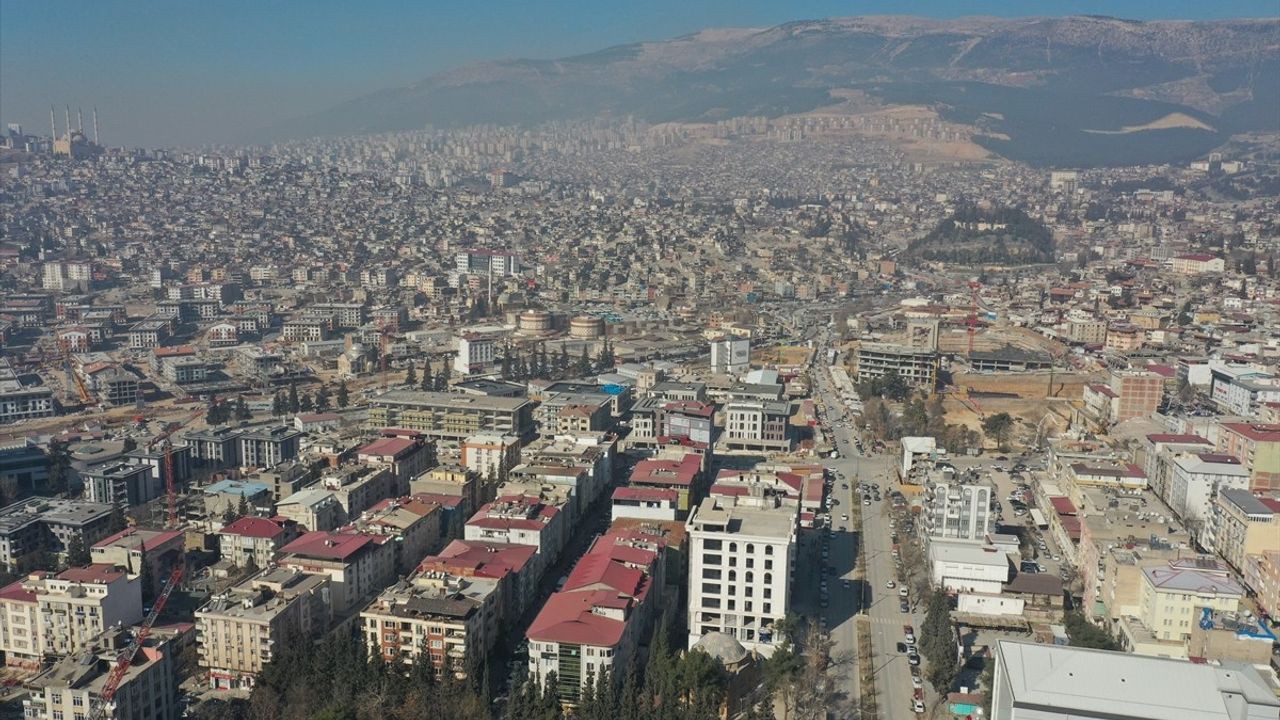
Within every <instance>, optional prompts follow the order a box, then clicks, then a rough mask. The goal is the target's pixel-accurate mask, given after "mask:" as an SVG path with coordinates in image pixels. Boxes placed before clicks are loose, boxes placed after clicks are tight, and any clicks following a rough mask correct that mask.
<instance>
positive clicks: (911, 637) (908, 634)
mask: <svg viewBox="0 0 1280 720" xmlns="http://www.w3.org/2000/svg"><path fill="white" fill-rule="evenodd" d="M902 637H903V639H904V640H906V641H907V644H908V645H915V644H916V630H915V628H913V627H911V626H910V625H903V626H902Z"/></svg>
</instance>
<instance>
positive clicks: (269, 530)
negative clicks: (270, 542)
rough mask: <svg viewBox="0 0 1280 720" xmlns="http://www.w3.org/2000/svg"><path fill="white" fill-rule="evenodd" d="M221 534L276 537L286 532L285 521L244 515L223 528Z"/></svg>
mask: <svg viewBox="0 0 1280 720" xmlns="http://www.w3.org/2000/svg"><path fill="white" fill-rule="evenodd" d="M218 534H219V535H241V536H243V537H256V538H274V537H279V536H280V535H282V534H284V523H282V522H278V521H276V520H274V519H268V518H261V517H249V516H247V517H242V518H239V519H238V520H236V521H235V522H233V523H231V524H230V525H227V526H225V527H223V528H222V530H221V532H219V533H218Z"/></svg>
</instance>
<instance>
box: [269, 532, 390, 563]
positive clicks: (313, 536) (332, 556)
mask: <svg viewBox="0 0 1280 720" xmlns="http://www.w3.org/2000/svg"><path fill="white" fill-rule="evenodd" d="M373 541H374V537H373V536H371V535H365V534H363V533H336V532H335V533H331V532H325V531H323V530H316V531H314V532H309V533H306V534H305V535H303V536H302V537H300V538H298V539H297V540H294V541H293V542H291V543H289V544H288V545H285V546H284V547H282V548H280V552H281V553H282V554H285V555H301V556H303V557H309V558H316V559H320V560H344V561H345V560H347V559H349V558H351V557H352V556H353V555H355V554H356V553H358V552H360V551H361V550H363V549H364V548H365V547H366V546H368V545H369V544H370V543H372V542H373Z"/></svg>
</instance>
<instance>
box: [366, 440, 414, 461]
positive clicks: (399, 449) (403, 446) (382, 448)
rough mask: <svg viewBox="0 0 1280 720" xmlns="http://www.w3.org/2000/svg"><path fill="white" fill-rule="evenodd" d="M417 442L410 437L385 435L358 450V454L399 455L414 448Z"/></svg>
mask: <svg viewBox="0 0 1280 720" xmlns="http://www.w3.org/2000/svg"><path fill="white" fill-rule="evenodd" d="M415 445H417V443H416V442H414V441H413V440H412V439H410V438H403V437H384V438H378V439H377V440H374V441H373V442H371V443H369V444H368V445H365V446H364V447H362V448H360V449H359V450H357V451H356V454H357V455H382V456H391V457H399V456H400V454H401V453H404V452H405V451H407V450H410V449H412V448H413V447H414V446H415Z"/></svg>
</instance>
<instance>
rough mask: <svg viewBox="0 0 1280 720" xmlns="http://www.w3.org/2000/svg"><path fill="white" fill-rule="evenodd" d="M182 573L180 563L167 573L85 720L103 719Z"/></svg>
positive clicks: (117, 658)
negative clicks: (158, 592)
mask: <svg viewBox="0 0 1280 720" xmlns="http://www.w3.org/2000/svg"><path fill="white" fill-rule="evenodd" d="M182 571H183V566H182V563H179V564H178V566H177V567H175V568H174V569H173V572H171V573H169V579H168V581H166V582H165V584H164V588H163V589H162V590H161V591H160V594H159V595H158V596H156V601H155V603H153V604H152V606H151V612H149V613H147V617H146V618H145V619H143V621H142V625H141V626H139V627H138V631H137V632H136V633H134V635H133V639H132V640H130V641H129V644H128V645H127V646H125V649H124V650H121V651H120V654H119V655H117V656H116V664H115V665H114V666H113V667H112V668H111V674H110V675H108V676H107V682H106V683H104V684H103V686H102V693H101V694H100V695H99V696H98V697H97V699H96V700H94V702H93V707H91V708H90V709H89V716H88V717H87V718H86V720H101V718H102V717H103V714H104V713H105V712H106V710H107V706H108V705H110V704H111V699H112V698H114V697H115V696H116V691H117V690H119V689H120V681H121V680H123V679H124V674H125V673H126V672H128V671H129V666H130V665H132V664H133V658H134V656H135V655H137V654H138V649H139V648H141V647H142V643H144V642H146V640H147V636H149V635H150V634H151V626H152V625H154V624H155V622H156V618H157V617H159V616H160V611H161V610H163V609H164V606H165V603H167V602H169V595H171V594H172V593H173V589H174V588H175V587H177V586H178V583H179V582H180V581H181V580H182Z"/></svg>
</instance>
